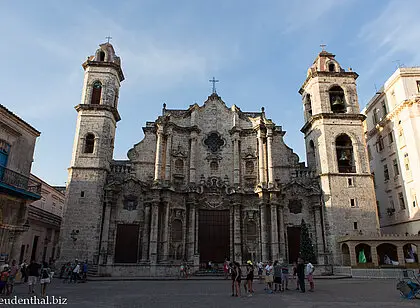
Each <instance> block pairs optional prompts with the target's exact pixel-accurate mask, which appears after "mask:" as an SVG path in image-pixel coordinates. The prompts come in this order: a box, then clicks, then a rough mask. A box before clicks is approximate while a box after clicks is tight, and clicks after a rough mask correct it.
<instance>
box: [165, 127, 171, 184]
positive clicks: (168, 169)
mask: <svg viewBox="0 0 420 308" xmlns="http://www.w3.org/2000/svg"><path fill="white" fill-rule="evenodd" d="M171 150H172V135H171V132H170V131H168V134H167V135H166V153H165V181H168V182H169V181H170V180H171Z"/></svg>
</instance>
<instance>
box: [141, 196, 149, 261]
mask: <svg viewBox="0 0 420 308" xmlns="http://www.w3.org/2000/svg"><path fill="white" fill-rule="evenodd" d="M143 228H144V229H143V241H142V242H143V249H142V255H141V259H142V261H147V260H148V259H149V240H150V204H149V203H146V204H145V205H144V226H143Z"/></svg>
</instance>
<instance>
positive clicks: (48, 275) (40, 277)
mask: <svg viewBox="0 0 420 308" xmlns="http://www.w3.org/2000/svg"><path fill="white" fill-rule="evenodd" d="M55 272H56V267H55V260H50V262H45V261H44V262H42V263H37V262H36V261H35V260H31V262H30V263H29V264H28V263H27V262H26V260H24V261H23V262H22V264H20V265H18V264H17V262H16V260H13V261H12V262H11V264H10V265H9V263H8V262H5V263H4V264H3V265H2V266H0V295H4V296H10V295H12V294H13V288H14V285H15V282H16V278H17V277H18V276H20V281H19V280H18V281H19V282H20V283H26V284H27V285H28V292H29V294H34V293H36V285H37V284H38V283H39V284H40V286H41V288H40V295H41V296H43V297H45V296H46V295H47V287H48V285H49V284H50V283H51V282H52V279H53V277H54V275H55ZM87 272H88V264H87V261H85V262H79V261H78V260H77V259H76V260H75V261H74V262H68V263H66V264H64V265H63V266H62V267H61V270H60V279H61V278H62V279H63V282H68V283H71V282H74V283H76V282H86V279H87Z"/></svg>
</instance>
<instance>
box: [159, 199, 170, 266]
mask: <svg viewBox="0 0 420 308" xmlns="http://www.w3.org/2000/svg"><path fill="white" fill-rule="evenodd" d="M169 215H170V211H169V202H165V221H164V225H163V226H160V227H161V228H163V252H162V253H163V258H162V259H163V260H168V256H169V232H170V229H169Z"/></svg>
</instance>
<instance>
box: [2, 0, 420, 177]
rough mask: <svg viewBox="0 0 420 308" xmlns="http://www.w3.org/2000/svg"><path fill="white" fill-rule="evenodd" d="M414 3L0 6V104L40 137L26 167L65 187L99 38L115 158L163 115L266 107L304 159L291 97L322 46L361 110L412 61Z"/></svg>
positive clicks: (415, 59)
mask: <svg viewBox="0 0 420 308" xmlns="http://www.w3.org/2000/svg"><path fill="white" fill-rule="evenodd" d="M419 12H420V1H418V0H395V1H379V0H377V1H374V0H371V1H365V0H340V1H338V0H313V1H311V0H307V1H306V0H294V1H239V0H236V1H233V0H232V1H230V0H224V1H223V0H221V1H219V0H213V1H193V0H189V1H183V0H177V1H169V0H167V1H158V0H154V1H153V0H150V1H141V0H138V1H108V0H102V1H45V0H38V1H20V0H14V1H1V0H0V37H1V48H0V58H1V59H2V61H1V63H2V70H3V74H0V90H1V95H2V100H1V103H2V104H4V105H5V106H6V107H7V108H9V109H10V110H12V111H13V112H15V113H16V114H17V115H19V116H21V117H22V118H23V119H25V120H26V121H27V122H29V123H30V124H31V125H33V126H34V127H35V128H37V129H38V130H40V131H41V136H40V138H38V141H37V144H36V149H35V157H34V163H33V168H32V172H33V173H34V174H35V175H37V176H39V177H41V178H42V179H44V180H45V181H47V182H48V183H50V184H53V185H64V183H65V182H66V181H67V168H68V167H69V164H70V159H71V151H72V146H73V139H74V133H75V125H76V111H75V110H74V106H75V105H77V104H79V102H80V98H81V90H82V82H83V69H82V67H81V64H82V62H83V61H84V60H85V59H86V58H87V56H89V55H92V54H93V53H94V52H95V50H96V49H97V46H98V44H100V43H102V42H104V41H105V37H106V36H108V35H111V36H112V37H113V39H112V41H111V43H112V44H113V45H114V47H115V50H116V52H117V54H118V55H119V56H120V57H121V59H122V67H123V70H124V73H125V77H126V80H125V81H124V82H123V84H122V88H121V91H120V102H119V111H120V114H121V118H122V120H121V121H120V122H119V123H118V128H117V136H116V143H115V152H114V157H115V158H116V159H126V153H127V151H128V150H129V149H130V148H131V147H132V146H133V144H135V143H137V142H139V141H140V140H141V139H142V138H143V133H142V130H141V128H142V126H144V125H145V122H146V121H154V120H155V119H156V117H157V116H158V115H159V114H160V112H161V108H162V103H164V102H165V103H166V104H167V106H168V108H187V107H188V106H189V105H190V104H192V103H195V102H196V103H198V104H200V105H201V104H202V103H203V102H204V101H205V100H206V98H207V96H208V95H209V94H210V92H211V84H210V83H209V82H208V80H209V79H210V78H211V77H212V76H215V77H216V78H217V79H219V80H220V82H219V83H218V84H217V90H218V93H219V95H220V96H221V97H222V99H223V100H224V101H225V102H226V104H227V105H228V106H231V105H233V104H236V105H237V106H239V107H240V108H241V109H242V110H243V111H258V110H260V108H261V106H264V107H265V110H266V114H267V116H268V117H270V118H271V119H273V120H274V121H275V122H276V124H277V125H282V126H283V129H284V130H286V131H287V134H286V138H285V140H286V143H287V144H288V146H290V147H292V148H293V149H294V151H295V152H296V153H298V154H299V156H300V158H301V160H305V156H304V153H305V151H304V143H303V134H302V133H301V132H300V128H301V127H302V125H303V115H302V105H301V99H300V97H299V94H298V90H299V88H300V86H301V84H302V83H303V81H304V80H305V77H306V71H307V69H308V67H309V66H310V65H311V64H312V62H313V60H314V59H315V57H316V55H317V53H318V52H319V51H320V47H319V45H320V44H321V43H325V44H327V48H326V49H327V51H329V52H332V53H334V54H336V59H337V60H338V61H339V62H340V64H341V65H342V66H343V67H344V68H346V69H347V68H348V67H352V69H353V70H354V71H356V72H357V73H358V74H359V75H360V77H359V79H358V93H359V103H360V105H361V107H363V106H365V105H366V103H367V101H368V100H369V98H370V97H371V96H372V95H374V93H375V84H376V86H377V87H378V88H379V87H380V86H381V84H383V82H384V81H385V80H386V79H387V78H388V77H389V76H390V75H391V74H392V72H393V71H394V70H395V68H396V62H394V61H396V60H400V61H401V63H402V64H404V65H406V66H415V65H420V52H419V51H418V47H419V41H420V18H418V16H419Z"/></svg>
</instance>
